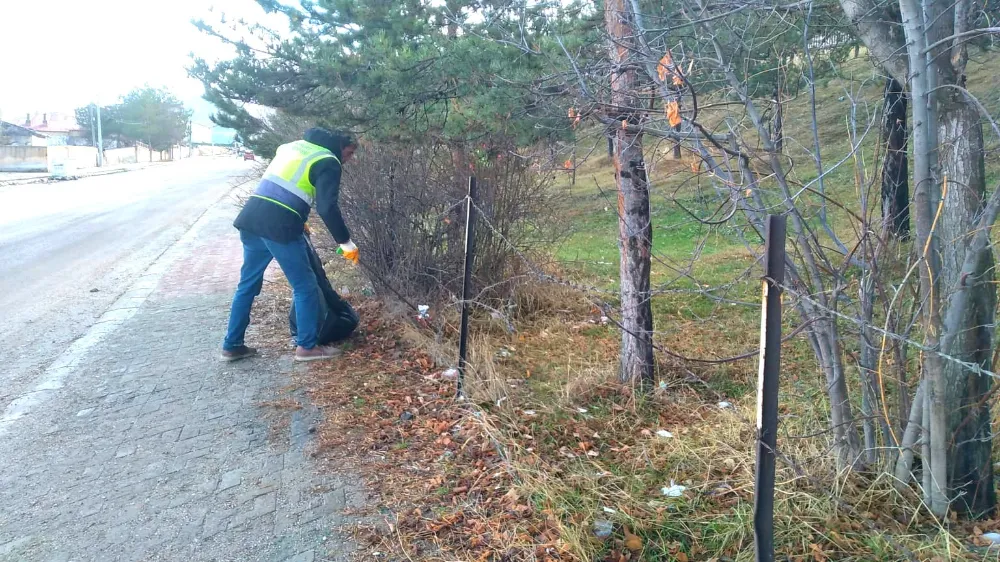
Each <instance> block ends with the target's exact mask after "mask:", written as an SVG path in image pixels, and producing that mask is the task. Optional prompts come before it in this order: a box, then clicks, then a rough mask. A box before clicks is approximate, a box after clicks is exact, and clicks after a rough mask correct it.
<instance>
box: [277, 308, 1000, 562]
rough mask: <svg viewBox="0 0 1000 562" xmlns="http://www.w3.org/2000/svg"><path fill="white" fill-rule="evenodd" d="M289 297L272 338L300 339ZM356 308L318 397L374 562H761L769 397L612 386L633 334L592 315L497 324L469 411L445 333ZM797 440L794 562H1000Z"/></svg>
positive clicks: (979, 542)
mask: <svg viewBox="0 0 1000 562" xmlns="http://www.w3.org/2000/svg"><path fill="white" fill-rule="evenodd" d="M283 293H284V294H282V295H280V296H279V297H278V298H277V299H276V301H275V305H274V306H271V307H270V308H271V310H272V311H273V313H271V314H267V315H266V316H267V317H269V318H266V319H265V320H264V322H263V324H264V325H263V326H262V330H261V331H262V332H265V333H267V332H270V333H273V332H275V331H279V327H280V329H284V327H283V324H284V319H285V318H287V316H280V315H277V314H278V311H281V310H282V309H283V310H285V311H287V308H285V307H283V306H281V301H284V302H285V303H286V304H287V301H288V295H287V291H283ZM351 300H352V302H353V303H354V304H355V306H356V308H357V309H358V312H359V314H360V316H361V318H362V324H361V326H360V327H359V329H358V331H357V333H356V334H355V335H354V336H353V337H352V339H351V340H350V341H349V342H346V344H345V345H344V346H343V348H344V354H343V355H342V356H341V357H340V358H338V359H337V360H335V361H332V362H329V363H319V364H314V365H313V366H311V368H310V369H309V371H308V375H307V378H306V380H304V381H302V382H303V383H304V385H305V386H306V388H308V390H309V395H310V399H311V400H312V402H313V403H314V404H315V405H316V406H318V407H320V408H321V409H322V411H323V414H324V421H323V422H322V423H321V425H320V426H319V428H318V431H317V434H318V443H319V446H318V450H317V454H318V455H321V456H324V457H326V458H328V459H330V460H332V461H335V462H336V463H337V464H339V465H341V466H343V465H348V466H350V467H351V468H352V469H353V470H355V471H356V472H358V473H359V474H361V475H362V476H363V477H364V478H365V479H366V482H367V485H368V487H369V490H370V491H371V492H373V493H374V496H375V497H376V498H377V500H376V501H375V502H374V504H373V505H372V506H371V507H370V508H368V512H367V513H358V514H356V515H358V516H359V517H360V518H359V520H361V521H365V523H360V524H358V525H357V527H356V529H355V534H356V538H357V540H358V542H359V543H360V545H361V546H362V547H363V550H362V551H359V553H358V555H357V556H358V557H359V558H360V559H363V560H382V561H385V560H390V561H417V560H428V561H437V560H440V561H459V560H460V561H476V562H516V561H557V560H566V561H581V562H582V561H600V562H630V561H636V560H650V561H652V560H656V561H660V560H663V561H671V560H676V561H681V562H683V561H687V560H692V561H693V560H705V561H714V562H722V561H725V560H734V561H735V560H751V559H752V555H753V554H752V553H753V532H752V514H753V478H754V474H753V472H754V461H753V453H754V451H753V446H754V439H755V438H754V430H753V425H754V424H753V421H752V417H753V396H752V394H751V395H748V396H724V395H722V394H720V393H719V392H717V391H715V390H710V389H706V388H702V387H701V386H697V385H692V384H688V383H689V382H690V377H691V376H692V373H691V372H690V371H689V370H687V369H685V368H675V367H676V366H675V365H673V364H671V363H669V362H667V361H666V358H659V359H661V360H663V361H664V364H663V365H661V366H660V369H659V370H660V372H661V376H662V375H663V374H664V372H667V371H671V370H673V371H677V372H681V371H683V372H684V373H686V374H683V375H678V376H677V378H676V380H671V379H670V377H666V378H665V379H664V380H663V381H662V382H660V384H659V386H658V388H657V389H656V390H655V391H654V392H653V393H652V394H651V395H650V396H648V397H643V398H641V399H639V398H636V397H635V396H633V395H632V393H631V392H629V391H628V389H623V388H622V387H621V386H619V385H617V384H615V383H614V382H613V381H614V376H613V373H614V361H613V360H614V358H615V352H616V340H617V337H618V336H617V334H616V333H615V332H614V331H613V330H612V329H611V328H610V327H607V326H603V325H602V324H603V321H602V319H601V318H600V314H599V312H597V311H595V310H589V309H587V308H586V307H583V308H581V307H576V308H574V309H572V310H563V311H561V312H559V313H556V314H554V315H551V317H545V318H542V319H534V320H533V321H532V322H526V323H524V325H521V326H519V332H518V333H517V334H516V335H514V334H507V333H504V332H503V331H496V330H493V331H491V330H490V329H489V327H488V326H485V327H484V326H482V325H481V326H478V328H479V330H478V331H479V332H485V333H486V334H487V336H486V337H480V338H478V339H475V340H473V345H472V354H471V363H472V368H471V369H470V374H469V380H468V381H467V383H468V388H469V399H468V400H466V401H456V400H455V399H454V395H455V385H456V381H455V373H454V371H453V370H452V369H451V367H452V365H451V364H450V363H449V362H450V361H454V359H453V356H454V355H455V354H456V353H455V352H454V350H452V349H451V348H450V346H451V345H452V344H451V342H446V343H445V345H444V349H443V352H442V346H441V345H440V344H438V343H436V342H435V337H434V334H432V333H430V330H427V329H423V330H422V329H420V328H419V327H415V326H414V322H412V320H408V319H405V318H401V317H400V315H398V314H396V315H393V314H388V313H387V312H386V311H385V307H384V306H383V305H382V304H381V303H379V302H378V301H376V300H374V299H365V298H357V297H351ZM276 315H277V319H275V316H276ZM587 315H590V316H591V318H587V319H584V320H582V321H581V320H580V318H581V316H584V317H585V316H587ZM474 330H476V328H474ZM285 333H287V332H285ZM261 335H262V336H264V335H265V334H263V333H262V334H261ZM265 339H269V340H271V341H269V342H268V345H271V344H272V343H273V344H277V343H278V342H279V341H282V342H285V341H286V339H285V337H284V336H282V337H273V338H267V337H265ZM437 339H438V340H439V339H440V338H437ZM435 347H437V348H436V349H435ZM567 357H569V359H567ZM747 369H748V371H749V369H752V365H747ZM699 375H703V374H702V373H699ZM705 376H706V377H707V378H706V380H707V381H708V383H709V384H708V385H705V386H710V385H711V383H712V381H711V375H710V374H709V375H705ZM747 376H748V377H750V376H752V375H750V374H748V375H747ZM685 380H687V381H688V382H685ZM782 415H783V418H782V419H783V422H782V423H783V424H784V426H785V427H788V426H790V425H793V424H794V423H795V422H794V420H795V419H797V418H799V417H805V416H802V412H801V411H798V410H797V409H796V408H794V407H791V406H786V407H785V408H784V410H783V412H782ZM811 429H815V428H813V427H808V428H807V427H799V428H788V429H787V431H788V432H789V433H794V432H801V433H807V432H808V431H807V430H811ZM787 441H791V448H790V449H789V448H786V449H785V453H788V454H790V455H791V457H793V458H797V459H806V460H807V461H808V462H805V463H800V464H797V465H796V466H794V467H792V466H782V465H780V464H779V467H778V484H777V489H778V490H779V493H778V494H777V497H776V509H775V526H776V538H777V548H778V552H779V554H780V555H782V556H784V557H786V558H787V559H789V560H803V561H816V562H825V561H832V560H858V561H861V560H905V559H908V558H911V556H909V554H912V555H913V557H914V558H911V559H919V560H938V559H940V560H946V559H951V560H985V559H995V558H996V557H995V554H996V553H995V552H994V556H992V557H990V556H989V554H988V552H989V550H988V549H986V548H985V547H984V546H983V545H985V543H986V540H985V539H983V538H981V537H982V536H983V534H984V530H985V531H986V532H990V531H993V530H995V529H998V528H1000V522H995V521H989V522H980V523H979V524H978V525H977V526H975V527H974V528H973V527H969V528H968V529H966V528H964V527H959V526H958V525H955V526H953V527H952V528H951V533H947V532H943V533H937V532H935V531H934V529H933V527H931V526H929V525H928V521H927V518H926V517H925V516H924V514H923V513H921V512H919V511H917V512H914V511H912V507H911V505H912V504H907V503H906V502H902V501H899V500H900V498H899V497H898V495H897V493H896V492H895V491H894V490H893V489H892V487H891V485H890V484H889V483H887V482H880V481H874V482H859V481H858V479H857V478H854V477H843V476H842V475H839V474H837V473H836V472H833V471H832V470H831V469H830V468H829V466H830V464H829V458H827V457H825V456H824V455H825V451H823V450H822V447H823V446H824V442H822V440H801V441H795V440H787ZM835 491H839V492H840V493H841V495H842V496H843V497H846V498H850V500H851V501H850V503H847V502H844V501H842V500H838V499H836V498H835V496H834V494H833V492H835ZM969 536H971V537H972V538H971V541H970V540H968V539H966V540H965V541H962V540H960V539H961V538H962V537H969ZM956 537H958V538H956ZM910 549H914V550H912V551H911V550H910ZM994 550H996V549H994ZM901 552H907V553H909V554H908V555H906V556H904V555H903V554H901ZM913 552H916V553H917V554H913ZM959 553H960V554H959Z"/></svg>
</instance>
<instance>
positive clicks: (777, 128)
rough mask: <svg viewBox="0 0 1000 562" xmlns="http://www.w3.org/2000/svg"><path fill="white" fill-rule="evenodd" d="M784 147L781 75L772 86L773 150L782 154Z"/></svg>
mask: <svg viewBox="0 0 1000 562" xmlns="http://www.w3.org/2000/svg"><path fill="white" fill-rule="evenodd" d="M784 146H785V132H784V123H783V121H782V118H781V74H780V73H779V74H778V77H777V78H776V82H775V84H774V150H775V151H776V152H782V151H783V149H784Z"/></svg>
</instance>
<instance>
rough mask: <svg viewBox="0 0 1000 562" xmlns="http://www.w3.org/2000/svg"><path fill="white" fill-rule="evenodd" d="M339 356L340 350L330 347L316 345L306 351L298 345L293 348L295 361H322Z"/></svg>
mask: <svg viewBox="0 0 1000 562" xmlns="http://www.w3.org/2000/svg"><path fill="white" fill-rule="evenodd" d="M339 355H340V348H339V347H334V346H332V345H317V346H316V347H314V348H312V349H306V348H304V347H302V346H301V345H300V346H298V347H297V348H295V360H296V361H324V360H326V359H333V358H334V357H338V356H339Z"/></svg>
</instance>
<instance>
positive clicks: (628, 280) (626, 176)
mask: <svg viewBox="0 0 1000 562" xmlns="http://www.w3.org/2000/svg"><path fill="white" fill-rule="evenodd" d="M604 19H605V24H606V26H607V31H608V35H609V36H610V38H611V41H610V43H609V47H608V48H609V50H610V58H611V62H612V73H611V90H612V102H613V104H614V106H615V107H618V108H623V111H625V113H624V114H620V115H616V116H615V118H616V121H618V122H622V121H624V122H626V123H628V124H630V125H637V124H641V119H642V115H641V113H639V112H638V111H636V110H634V109H631V108H641V107H642V103H641V101H640V100H639V96H638V89H639V77H638V74H637V71H636V70H635V66H634V65H629V63H630V62H631V58H632V56H633V53H636V52H639V50H638V45H637V41H636V31H635V26H634V25H633V21H632V18H631V17H630V10H629V9H628V7H627V3H626V0H608V2H607V3H606V4H605V9H604ZM624 108H629V109H627V110H626V109H624ZM632 130H633V128H632V127H628V128H625V127H621V128H618V127H616V129H615V133H614V138H613V142H614V157H613V159H614V166H615V183H616V187H617V190H618V217H619V219H618V229H619V251H620V253H621V266H620V275H621V307H622V328H623V330H622V345H621V368H620V372H619V376H620V378H621V380H622V382H624V383H628V384H633V385H636V384H637V385H642V386H651V385H652V382H653V379H654V369H653V367H654V360H653V311H652V306H651V303H650V297H651V295H650V284H649V273H650V255H651V253H652V245H653V224H652V221H651V220H650V209H649V186H648V183H647V179H646V166H645V162H644V160H643V153H642V134H641V133H636V132H632Z"/></svg>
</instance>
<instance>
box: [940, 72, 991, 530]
mask: <svg viewBox="0 0 1000 562" xmlns="http://www.w3.org/2000/svg"><path fill="white" fill-rule="evenodd" d="M938 103H939V105H938V108H939V109H938V111H939V115H938V119H939V120H938V139H939V143H940V144H939V148H938V150H939V159H940V165H941V173H942V178H943V181H945V182H947V193H946V194H945V203H944V206H943V208H942V213H941V219H940V222H941V226H940V232H941V239H942V240H947V241H948V244H947V246H946V247H945V248H942V252H941V275H942V279H941V286H942V288H943V290H945V291H946V294H950V293H952V292H957V291H966V292H967V293H968V294H967V300H966V301H960V302H964V303H967V304H964V306H963V305H960V304H959V303H956V302H955V301H951V302H950V303H949V310H948V311H946V314H945V322H944V324H945V325H944V330H945V337H944V338H942V347H943V350H942V351H943V352H944V353H946V354H948V355H950V356H953V357H957V358H958V359H959V360H961V361H963V362H967V363H971V364H975V365H978V366H979V367H981V368H983V369H987V370H988V369H990V368H991V362H992V355H993V325H994V322H995V318H994V312H995V310H996V289H995V286H994V284H993V283H992V280H993V266H994V260H993V254H992V250H991V249H990V248H989V246H987V247H986V248H985V249H983V250H982V252H983V255H982V256H980V259H978V260H977V261H978V266H979V267H978V269H977V270H976V271H973V272H968V271H964V269H963V266H964V265H965V262H966V257H967V256H966V255H965V254H966V252H967V248H969V246H970V243H971V241H972V238H973V237H974V236H975V234H976V223H977V221H978V218H979V216H980V215H981V214H982V212H983V209H984V202H983V198H984V196H985V192H986V181H985V177H986V174H985V169H984V161H983V160H984V159H983V151H984V146H983V130H982V125H981V124H980V119H979V115H978V112H977V111H976V109H975V108H974V107H973V106H972V105H971V104H969V103H968V102H967V101H966V100H965V99H964V98H963V97H961V94H953V93H951V92H945V93H942V94H941V95H940V96H939V99H938ZM970 273H971V274H970ZM951 306H956V307H960V308H958V309H956V310H951V309H950V308H951ZM943 367H944V379H945V383H946V385H947V388H946V390H945V395H944V397H943V399H944V405H945V412H947V416H948V418H947V424H948V425H947V427H948V434H947V435H946V438H947V439H948V458H949V461H950V462H949V463H948V492H949V497H950V499H951V500H952V509H955V510H956V511H958V512H959V513H961V514H963V515H968V516H972V517H976V518H978V517H984V516H989V515H991V514H992V513H993V511H994V510H995V508H996V491H995V489H994V485H993V466H992V464H993V463H992V460H991V457H992V450H993V447H992V445H993V442H992V430H991V427H990V409H989V404H988V403H987V400H986V397H987V396H988V395H989V392H990V389H991V387H992V382H993V381H992V379H991V378H990V377H989V376H986V375H982V374H980V373H979V372H977V371H975V370H974V369H972V368H970V367H967V366H965V365H961V364H958V363H957V362H955V361H945V362H944V365H943Z"/></svg>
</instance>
